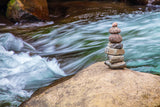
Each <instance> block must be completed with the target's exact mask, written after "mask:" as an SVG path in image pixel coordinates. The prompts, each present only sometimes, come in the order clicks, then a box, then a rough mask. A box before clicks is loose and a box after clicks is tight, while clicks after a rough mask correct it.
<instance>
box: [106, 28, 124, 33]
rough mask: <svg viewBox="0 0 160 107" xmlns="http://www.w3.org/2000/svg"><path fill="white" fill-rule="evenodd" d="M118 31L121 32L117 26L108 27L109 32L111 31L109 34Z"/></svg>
mask: <svg viewBox="0 0 160 107" xmlns="http://www.w3.org/2000/svg"><path fill="white" fill-rule="evenodd" d="M120 32H121V30H120V29H119V28H118V27H111V28H110V29H109V33H111V34H118V33H120Z"/></svg>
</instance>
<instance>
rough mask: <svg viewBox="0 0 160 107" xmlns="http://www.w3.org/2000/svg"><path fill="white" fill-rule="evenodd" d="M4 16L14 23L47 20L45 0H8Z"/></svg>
mask: <svg viewBox="0 0 160 107" xmlns="http://www.w3.org/2000/svg"><path fill="white" fill-rule="evenodd" d="M6 16H7V17H8V18H9V19H10V20H12V21H15V22H17V21H18V22H25V21H27V22H28V21H35V20H47V19H48V16H49V13H48V5H47V1H46V0H10V2H9V3H8V8H7V13H6Z"/></svg>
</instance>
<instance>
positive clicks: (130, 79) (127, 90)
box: [20, 62, 160, 107]
mask: <svg viewBox="0 0 160 107" xmlns="http://www.w3.org/2000/svg"><path fill="white" fill-rule="evenodd" d="M53 84H55V85H53V87H50V88H48V89H46V90H45V91H42V92H41V91H40V92H39V91H36V92H35V94H34V95H33V96H32V97H31V98H30V99H29V100H28V101H26V102H24V103H23V104H22V105H21V106H20V107H158V106H160V77H159V76H157V75H152V74H148V73H141V72H136V71H132V70H130V69H127V68H125V69H123V70H122V69H119V70H112V69H109V68H108V66H105V65H104V62H98V63H96V64H93V65H91V66H89V67H88V68H86V69H84V70H82V71H80V72H78V73H77V74H76V75H75V76H73V77H72V78H70V79H68V80H66V81H64V82H62V83H60V84H57V83H53Z"/></svg>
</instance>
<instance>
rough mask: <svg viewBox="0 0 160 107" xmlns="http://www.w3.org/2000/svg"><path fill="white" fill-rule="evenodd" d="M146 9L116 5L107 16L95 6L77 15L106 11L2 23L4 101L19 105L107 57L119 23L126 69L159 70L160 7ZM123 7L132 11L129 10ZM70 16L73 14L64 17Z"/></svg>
mask: <svg viewBox="0 0 160 107" xmlns="http://www.w3.org/2000/svg"><path fill="white" fill-rule="evenodd" d="M93 3H95V2H93ZM65 5H66V4H65ZM68 5H71V4H69V3H68ZM76 6H77V5H75V6H74V8H76ZM99 7H100V6H99ZM78 8H79V7H78ZM87 8H88V7H86V9H87ZM88 9H90V7H89V8H88ZM141 9H142V8H138V11H131V13H130V12H128V13H117V14H114V12H115V11H114V9H113V11H111V12H113V14H111V15H103V12H104V11H103V12H97V11H98V10H97V9H93V10H92V8H91V10H89V11H88V12H89V13H88V15H86V13H80V15H78V10H75V11H76V14H72V15H73V17H76V16H77V17H79V16H83V15H84V16H85V15H86V16H92V15H90V13H92V11H94V12H95V11H96V12H97V13H101V14H97V16H96V14H95V15H94V14H93V17H90V18H83V17H82V19H79V20H73V21H72V20H70V21H63V19H61V20H59V21H58V19H57V22H55V21H52V20H51V21H48V22H35V23H13V24H11V25H10V24H8V25H4V26H1V27H0V28H1V29H0V37H1V38H0V49H1V50H0V55H1V57H0V63H1V64H0V65H1V66H0V81H1V82H0V90H1V93H0V105H4V104H6V105H8V106H18V105H20V104H21V103H22V102H23V101H24V100H27V99H28V98H29V97H30V96H31V95H32V94H33V92H34V91H35V90H37V89H38V88H40V87H44V86H48V85H49V84H51V83H52V82H53V81H55V80H56V79H59V78H62V77H63V76H67V75H71V74H74V73H77V72H78V71H80V70H82V69H84V68H86V67H88V66H89V65H91V64H93V63H96V62H99V61H104V60H106V56H105V54H104V49H105V47H106V46H107V43H108V36H109V33H108V29H109V28H110V27H111V24H112V23H113V22H117V23H118V24H119V28H120V29H121V30H122V32H121V35H122V37H123V44H124V49H125V51H126V54H125V59H124V60H125V62H126V63H127V68H129V69H131V70H134V71H139V72H147V73H152V74H160V72H159V67H160V66H159V65H160V64H159V59H160V56H159V50H160V49H159V48H160V47H159V42H160V40H159V35H158V34H159V32H160V31H159V29H160V24H159V17H160V13H159V12H160V11H159V10H156V9H157V8H156V9H155V10H154V8H153V11H151V10H152V9H151V10H150V8H149V7H145V9H144V10H145V11H141ZM71 10H72V11H73V10H74V9H71ZM102 10H103V9H102ZM104 10H105V9H104ZM107 10H108V9H107ZM111 10H112V9H111ZM122 10H123V9H122ZM124 10H126V12H127V10H128V8H126V9H124ZM142 10H143V9H142ZM80 11H82V10H80ZM86 12H87V11H86ZM94 12H93V13H94ZM71 13H72V12H71ZM115 13H116V12H115ZM67 14H68V13H67ZM74 15H75V16H74ZM101 15H102V16H101ZM67 18H68V19H67ZM69 19H72V17H66V19H65V18H64V20H69ZM73 19H74V18H73ZM4 20H6V19H5V18H4ZM6 23H8V22H6Z"/></svg>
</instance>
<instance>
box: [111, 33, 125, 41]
mask: <svg viewBox="0 0 160 107" xmlns="http://www.w3.org/2000/svg"><path fill="white" fill-rule="evenodd" d="M109 41H110V42H111V43H120V42H121V41H122V36H121V35H119V34H111V35H110V36H109Z"/></svg>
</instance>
